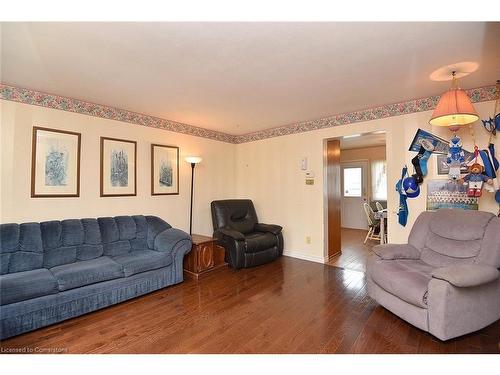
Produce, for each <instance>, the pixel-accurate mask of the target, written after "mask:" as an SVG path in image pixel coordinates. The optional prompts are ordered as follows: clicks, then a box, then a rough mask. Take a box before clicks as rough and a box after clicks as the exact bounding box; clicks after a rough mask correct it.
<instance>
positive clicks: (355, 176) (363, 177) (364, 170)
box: [340, 151, 369, 230]
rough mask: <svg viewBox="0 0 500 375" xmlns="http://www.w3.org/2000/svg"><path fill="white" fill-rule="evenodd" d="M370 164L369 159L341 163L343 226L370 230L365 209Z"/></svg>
mask: <svg viewBox="0 0 500 375" xmlns="http://www.w3.org/2000/svg"><path fill="white" fill-rule="evenodd" d="M341 153H342V151H341ZM368 165H369V161H368V160H364V161H357V162H341V163H340V171H341V173H340V176H341V180H342V181H341V185H342V198H341V218H342V219H341V227H342V228H350V229H363V230H368V224H367V221H366V215H365V211H364V209H363V203H365V202H367V201H368V196H367V193H368Z"/></svg>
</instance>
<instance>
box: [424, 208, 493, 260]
mask: <svg viewBox="0 0 500 375" xmlns="http://www.w3.org/2000/svg"><path fill="white" fill-rule="evenodd" d="M493 217H494V215H493V214H491V213H488V212H482V211H468V210H449V209H442V210H438V211H436V212H435V213H433V214H432V217H431V218H430V220H429V221H428V231H427V234H426V235H425V237H424V238H425V245H424V246H423V248H422V249H421V259H422V260H423V261H424V262H426V263H428V264H431V265H433V266H436V267H443V266H448V265H454V264H470V263H474V261H475V259H476V257H477V256H478V255H479V253H480V251H481V246H482V241H483V237H484V235H485V231H486V228H487V227H488V224H489V222H490V221H491V219H492V218H493Z"/></svg>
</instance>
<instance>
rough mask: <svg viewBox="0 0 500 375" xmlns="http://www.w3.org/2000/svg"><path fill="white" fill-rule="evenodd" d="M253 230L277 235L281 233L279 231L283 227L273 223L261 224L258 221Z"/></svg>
mask: <svg viewBox="0 0 500 375" xmlns="http://www.w3.org/2000/svg"><path fill="white" fill-rule="evenodd" d="M254 230H255V231H256V232H268V233H272V234H274V235H276V236H277V235H278V234H280V233H281V231H282V230H283V227H280V226H279V225H275V224H262V223H258V224H255V228H254Z"/></svg>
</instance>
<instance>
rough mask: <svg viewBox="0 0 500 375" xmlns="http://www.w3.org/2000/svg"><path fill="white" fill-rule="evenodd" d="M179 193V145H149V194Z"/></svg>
mask: <svg viewBox="0 0 500 375" xmlns="http://www.w3.org/2000/svg"><path fill="white" fill-rule="evenodd" d="M174 194H179V147H174V146H164V145H156V144H152V145H151V195H174Z"/></svg>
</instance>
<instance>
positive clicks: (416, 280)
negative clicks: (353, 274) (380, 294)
mask: <svg viewBox="0 0 500 375" xmlns="http://www.w3.org/2000/svg"><path fill="white" fill-rule="evenodd" d="M433 270H434V267H432V266H430V265H428V264H426V263H424V262H422V261H420V260H379V261H375V262H373V264H372V265H371V267H370V276H371V278H372V280H373V281H374V282H375V283H376V284H377V285H378V286H380V287H381V288H382V289H384V290H385V291H386V292H389V293H391V294H392V295H394V296H396V297H399V298H401V299H402V300H404V301H406V302H408V303H411V304H412V305H415V306H419V307H423V308H427V288H428V284H429V281H430V280H431V278H432V276H431V274H432V271H433Z"/></svg>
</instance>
